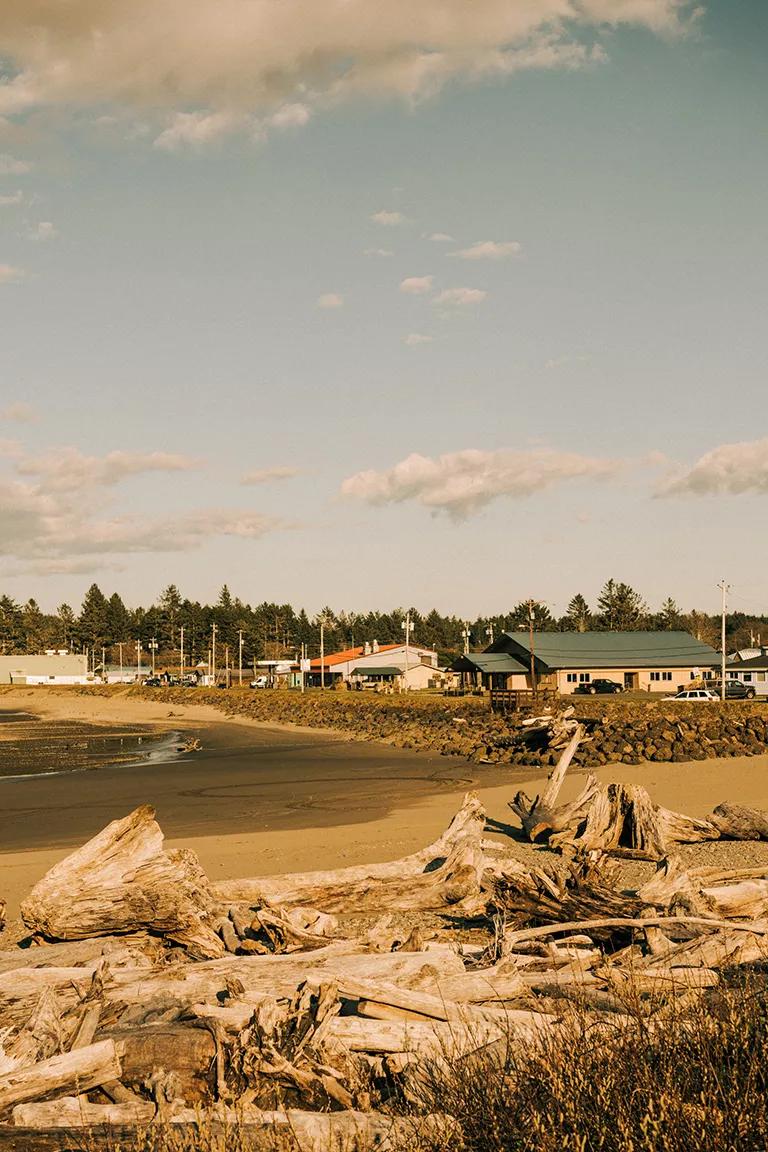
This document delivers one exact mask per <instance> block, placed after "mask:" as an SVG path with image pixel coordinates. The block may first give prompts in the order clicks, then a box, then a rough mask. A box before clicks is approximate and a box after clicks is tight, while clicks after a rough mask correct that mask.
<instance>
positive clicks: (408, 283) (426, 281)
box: [400, 276, 435, 296]
mask: <svg viewBox="0 0 768 1152" xmlns="http://www.w3.org/2000/svg"><path fill="white" fill-rule="evenodd" d="M434 279H435V278H434V276H407V277H406V278H405V280H401V281H400V291H401V292H406V293H407V294H409V295H411V296H423V295H424V293H425V292H431V291H432V284H433V283H434Z"/></svg>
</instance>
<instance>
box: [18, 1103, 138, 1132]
mask: <svg viewBox="0 0 768 1152" xmlns="http://www.w3.org/2000/svg"><path fill="white" fill-rule="evenodd" d="M154 1116H155V1106H154V1104H151V1103H150V1102H149V1101H142V1102H141V1103H138V1102H137V1103H133V1104H89V1103H88V1098H87V1097H86V1096H62V1097H61V1098H60V1099H59V1100H49V1101H44V1102H43V1103H41V1104H17V1105H16V1107H15V1108H14V1110H13V1116H12V1118H13V1123H14V1124H15V1125H16V1127H25V1128H86V1127H94V1126H96V1127H99V1128H101V1127H103V1125H105V1124H109V1125H110V1126H111V1125H115V1124H137V1125H146V1124H149V1123H150V1122H151V1121H152V1120H153V1119H154Z"/></svg>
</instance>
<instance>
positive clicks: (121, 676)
mask: <svg viewBox="0 0 768 1152" xmlns="http://www.w3.org/2000/svg"><path fill="white" fill-rule="evenodd" d="M117 650H118V652H119V653H120V683H121V684H122V682H123V645H122V643H120V644H118V646H117Z"/></svg>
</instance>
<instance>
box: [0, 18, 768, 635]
mask: <svg viewBox="0 0 768 1152" xmlns="http://www.w3.org/2000/svg"><path fill="white" fill-rule="evenodd" d="M767 64H768V5H766V4H765V3H764V2H763V0H740V2H739V3H736V4H734V3H732V0H731V2H729V0H706V2H705V3H704V4H702V5H699V4H691V3H687V2H686V0H475V2H474V3H473V4H471V5H468V4H466V2H465V0H420V3H419V4H418V5H413V4H412V3H407V4H406V3H404V2H403V0H389V3H388V4H386V5H382V4H380V3H377V2H374V0H281V3H280V4H276V3H275V2H274V0H217V3H215V4H214V3H212V2H211V0H199V2H198V3H196V4H195V5H194V6H193V7H192V8H190V6H189V5H188V4H186V3H182V0H113V2H112V3H110V4H109V5H106V6H105V5H101V4H98V3H95V2H94V0H68V2H67V3H66V4H61V3H60V0H27V3H25V4H23V5H21V4H16V5H14V4H10V5H5V6H0V325H1V331H2V342H1V343H0V540H1V545H0V553H1V555H0V594H3V593H5V594H8V595H11V596H13V597H15V598H17V599H18V598H21V599H26V598H28V597H30V596H34V597H35V598H36V599H37V600H38V601H39V602H40V603H41V605H42V606H43V607H45V608H48V609H54V608H55V607H56V606H57V605H58V604H59V603H61V602H62V601H67V602H70V603H73V604H74V605H75V606H77V605H78V604H79V602H80V600H81V599H82V596H83V594H84V592H85V590H86V589H87V587H88V586H89V585H90V584H91V583H92V582H93V581H96V582H97V583H98V584H99V585H100V586H101V587H102V588H103V589H104V590H105V591H107V592H111V591H113V590H116V591H118V592H120V594H121V595H122V596H123V598H124V599H125V601H126V602H127V603H128V604H130V605H137V604H148V603H150V602H151V601H153V600H154V599H156V597H157V596H158V595H159V593H160V592H161V590H162V589H163V588H164V587H165V586H166V585H167V584H169V583H175V584H177V585H178V586H179V588H180V589H181V591H182V594H184V595H186V596H189V597H190V598H191V599H199V600H203V601H205V600H210V599H212V598H215V597H216V595H217V593H218V590H219V588H220V587H221V585H222V584H223V583H227V584H228V585H229V587H230V588H231V590H232V592H233V594H235V595H238V596H240V597H241V598H242V599H243V600H246V601H249V602H252V603H258V602H261V601H263V600H276V601H278V602H291V603H294V604H295V605H297V606H298V605H304V606H306V607H307V608H308V609H309V610H311V611H314V610H317V609H319V608H320V607H322V606H323V605H325V604H330V605H332V606H334V607H335V608H337V609H340V608H345V609H347V610H349V611H362V610H365V609H366V608H370V607H377V608H381V609H384V608H391V607H393V606H395V605H401V606H409V605H412V606H415V607H417V608H419V609H421V610H427V609H429V608H431V607H437V608H438V609H439V610H441V611H443V612H452V613H456V614H457V615H461V616H464V617H475V616H479V615H490V614H494V613H501V612H505V611H508V610H509V609H510V608H511V607H512V606H513V605H515V604H516V603H518V602H519V601H520V600H522V599H523V598H527V597H529V596H532V597H535V598H536V599H538V600H541V601H544V602H546V603H547V604H549V605H550V607H551V610H552V611H553V612H554V613H557V614H561V613H563V612H564V611H565V608H566V605H567V602H568V600H569V599H570V597H571V596H572V595H573V594H574V593H575V592H581V593H582V594H583V595H585V596H586V597H587V599H588V600H590V601H592V602H594V600H595V598H596V595H597V592H598V590H599V588H600V587H601V585H602V584H603V583H604V582H605V580H607V579H608V578H609V577H613V578H615V579H617V580H624V581H627V582H628V583H630V584H632V585H633V586H635V587H636V588H638V589H639V590H640V591H641V593H642V594H643V595H644V597H645V598H646V600H647V601H648V603H649V604H650V605H651V607H654V608H655V607H658V606H659V605H660V604H661V602H662V601H663V600H664V599H665V598H666V597H667V596H672V597H673V598H674V599H675V600H676V601H677V602H678V603H679V604H680V605H681V607H683V608H684V609H689V608H692V607H697V608H700V609H704V610H709V611H714V610H716V609H717V608H718V607H719V597H720V592H719V590H718V589H717V583H718V581H720V580H721V579H723V578H726V579H727V580H728V581H729V583H730V584H731V585H732V588H733V591H732V598H731V606H732V608H733V609H734V610H736V609H739V610H742V611H745V612H750V611H751V612H768V587H767V585H766V581H765V578H764V573H765V572H766V570H768V534H766V532H765V530H764V525H765V513H766V507H767V505H768V401H767V400H766V394H765V393H766V382H767V379H768V373H767V371H766V369H767V368H768V354H767V351H766V341H767V339H768V336H767V332H768V330H767V327H766V316H767V315H768V277H767V276H766V257H768V212H767V211H766V204H768V148H767V147H766V145H767V144H768V68H766V65H767Z"/></svg>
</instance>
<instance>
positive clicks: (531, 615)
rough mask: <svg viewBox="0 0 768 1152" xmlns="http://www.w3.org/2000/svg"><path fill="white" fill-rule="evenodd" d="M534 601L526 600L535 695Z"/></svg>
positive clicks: (532, 687) (532, 686)
mask: <svg viewBox="0 0 768 1152" xmlns="http://www.w3.org/2000/svg"><path fill="white" fill-rule="evenodd" d="M533 605H534V601H533V600H529V601H528V644H529V648H530V650H531V691H532V692H533V694H534V696H535V695H536V655H535V653H534V648H533V622H534V611H533Z"/></svg>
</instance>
